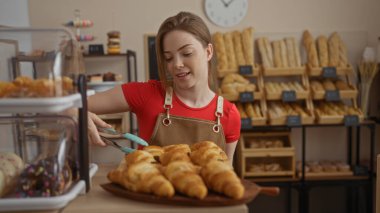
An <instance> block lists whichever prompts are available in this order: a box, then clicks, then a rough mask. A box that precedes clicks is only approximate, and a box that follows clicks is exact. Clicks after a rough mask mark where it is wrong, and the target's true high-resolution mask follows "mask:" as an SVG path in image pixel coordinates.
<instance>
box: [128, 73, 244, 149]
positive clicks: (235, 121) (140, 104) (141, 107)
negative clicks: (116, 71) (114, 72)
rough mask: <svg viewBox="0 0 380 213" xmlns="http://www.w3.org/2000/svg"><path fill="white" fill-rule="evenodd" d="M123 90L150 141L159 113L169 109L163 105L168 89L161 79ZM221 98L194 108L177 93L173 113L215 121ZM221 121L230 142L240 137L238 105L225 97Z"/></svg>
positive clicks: (227, 140)
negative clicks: (165, 108) (218, 102)
mask: <svg viewBox="0 0 380 213" xmlns="http://www.w3.org/2000/svg"><path fill="white" fill-rule="evenodd" d="M122 89H123V94H124V97H125V100H126V101H127V103H128V105H129V107H130V110H131V111H132V112H134V113H135V114H136V117H137V122H138V123H139V136H140V137H141V138H143V139H144V140H147V141H148V140H149V139H150V138H151V135H152V132H153V129H154V126H155V124H156V119H157V116H158V115H159V114H160V113H164V112H165V110H164V108H163V105H164V99H165V92H164V90H163V87H162V85H161V83H160V82H159V81H157V80H150V81H148V82H144V83H142V82H141V83H140V82H133V83H128V84H123V85H122ZM217 97H218V96H217V95H215V98H214V99H213V100H212V101H211V102H210V103H209V104H208V105H207V106H205V107H202V108H191V107H189V106H187V105H185V104H184V103H183V102H182V101H181V100H180V99H179V98H178V97H177V96H176V95H175V92H173V99H172V100H173V103H172V104H173V108H172V109H170V114H171V115H177V116H184V117H191V118H199V119H203V120H212V121H215V120H216V117H215V111H216V103H217ZM220 122H221V124H222V126H223V130H224V136H225V137H226V143H231V142H233V141H236V140H238V139H239V137H240V126H241V121H240V114H239V111H238V110H237V108H236V106H235V105H234V104H232V103H231V102H229V101H227V100H225V99H224V103H223V116H222V117H221V120H220Z"/></svg>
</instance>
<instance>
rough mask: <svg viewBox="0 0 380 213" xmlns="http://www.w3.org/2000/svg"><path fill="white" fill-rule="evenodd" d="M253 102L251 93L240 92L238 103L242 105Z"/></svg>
mask: <svg viewBox="0 0 380 213" xmlns="http://www.w3.org/2000/svg"><path fill="white" fill-rule="evenodd" d="M254 100H255V98H254V95H253V92H241V93H240V94H239V101H240V102H242V103H248V102H253V101H254Z"/></svg>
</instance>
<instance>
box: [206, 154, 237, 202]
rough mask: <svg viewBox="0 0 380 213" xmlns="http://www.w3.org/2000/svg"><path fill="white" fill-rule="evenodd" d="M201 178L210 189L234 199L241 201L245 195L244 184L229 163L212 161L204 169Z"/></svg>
mask: <svg viewBox="0 0 380 213" xmlns="http://www.w3.org/2000/svg"><path fill="white" fill-rule="evenodd" d="M201 176H202V178H203V180H204V181H205V182H206V185H207V186H208V188H209V189H212V190H214V191H216V192H219V193H223V194H225V195H226V196H228V197H231V198H233V199H240V198H242V197H243V195H244V186H243V184H242V183H241V181H240V179H239V178H238V176H237V175H236V173H235V172H234V171H233V168H232V167H231V166H230V165H228V164H227V163H224V162H221V161H210V162H209V163H207V164H206V165H205V166H203V167H202V169H201Z"/></svg>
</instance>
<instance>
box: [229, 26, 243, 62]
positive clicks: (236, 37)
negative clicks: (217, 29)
mask: <svg viewBox="0 0 380 213" xmlns="http://www.w3.org/2000/svg"><path fill="white" fill-rule="evenodd" d="M232 41H233V43H234V49H235V56H236V61H237V65H238V66H244V65H246V62H245V58H244V53H243V47H242V45H241V43H242V42H241V35H240V32H239V31H234V32H233V33H232Z"/></svg>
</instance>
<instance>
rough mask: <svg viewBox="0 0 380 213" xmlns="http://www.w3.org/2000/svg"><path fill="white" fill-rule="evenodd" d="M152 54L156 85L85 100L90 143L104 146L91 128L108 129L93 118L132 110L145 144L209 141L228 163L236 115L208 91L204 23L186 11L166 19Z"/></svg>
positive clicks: (209, 51)
mask: <svg viewBox="0 0 380 213" xmlns="http://www.w3.org/2000/svg"><path fill="white" fill-rule="evenodd" d="M156 51H157V62H158V69H159V76H160V81H155V80H150V81H148V82H144V83H138V82H133V83H128V84H123V85H122V86H120V87H115V88H114V89H111V90H108V91H105V92H102V93H97V94H96V95H93V96H90V97H89V98H88V107H89V111H90V112H89V138H90V141H91V142H92V143H93V144H98V145H101V146H105V144H104V142H103V141H102V140H101V139H100V137H99V135H98V132H97V129H96V126H100V127H109V125H108V124H106V123H105V122H104V121H102V120H101V119H100V118H98V117H97V116H96V115H95V114H107V113H117V112H123V111H132V112H134V113H135V114H136V116H137V121H138V124H139V136H140V137H141V138H143V139H145V140H146V141H148V142H149V144H151V145H160V146H164V145H169V144H179V143H187V144H191V143H196V142H199V141H202V140H209V141H214V142H215V143H216V144H218V145H219V146H220V147H222V148H223V149H224V150H225V152H226V153H227V155H228V157H229V159H230V161H231V162H232V158H233V154H234V152H235V148H236V144H237V141H238V139H239V136H240V125H241V123H240V115H239V112H238V110H237V108H236V106H235V105H234V104H232V103H230V102H228V101H227V100H224V99H223V98H222V97H220V96H218V95H217V94H216V93H215V92H214V91H213V90H212V89H211V86H210V85H212V84H213V83H212V79H213V75H214V70H213V69H212V67H213V66H212V65H213V55H214V52H213V45H212V41H211V35H210V32H209V30H208V28H207V26H206V25H205V23H204V22H203V20H202V19H201V18H200V17H198V16H196V15H194V14H191V13H188V12H180V13H178V14H177V15H175V16H173V17H169V18H168V19H166V20H165V21H164V22H163V23H162V25H161V26H160V28H159V30H158V33H157V37H156ZM214 58H215V57H214Z"/></svg>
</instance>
